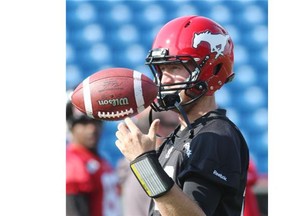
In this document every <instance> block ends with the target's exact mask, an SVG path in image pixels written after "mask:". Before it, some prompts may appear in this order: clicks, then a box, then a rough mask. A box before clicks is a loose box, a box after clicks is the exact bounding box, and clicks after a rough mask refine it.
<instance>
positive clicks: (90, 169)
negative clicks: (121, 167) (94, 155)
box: [86, 159, 100, 174]
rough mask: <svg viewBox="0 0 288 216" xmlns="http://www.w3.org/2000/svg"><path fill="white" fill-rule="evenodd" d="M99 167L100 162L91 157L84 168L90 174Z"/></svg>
mask: <svg viewBox="0 0 288 216" xmlns="http://www.w3.org/2000/svg"><path fill="white" fill-rule="evenodd" d="M99 168H100V164H99V162H98V161H96V160H94V159H91V160H89V161H88V162H87V164H86V169H87V171H88V172H89V173H90V174H93V173H95V172H96V171H97V170H98V169H99Z"/></svg>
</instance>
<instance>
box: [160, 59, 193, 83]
mask: <svg viewBox="0 0 288 216" xmlns="http://www.w3.org/2000/svg"><path fill="white" fill-rule="evenodd" d="M160 69H161V72H162V80H161V83H162V84H173V83H178V82H184V81H185V80H186V79H187V78H188V77H189V73H188V72H187V70H186V69H185V67H184V66H183V65H182V64H163V65H161V66H160Z"/></svg>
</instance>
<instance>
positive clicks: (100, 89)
mask: <svg viewBox="0 0 288 216" xmlns="http://www.w3.org/2000/svg"><path fill="white" fill-rule="evenodd" d="M157 91H158V89H157V86H156V85H155V84H154V82H153V81H152V80H151V79H150V78H149V77H147V76H145V75H144V74H143V73H140V72H138V71H135V70H132V69H128V68H108V69H104V70H101V71H98V72H96V73H94V74H92V75H91V76H89V77H87V78H86V79H85V80H83V81H82V82H81V83H80V84H79V85H78V86H77V87H76V88H75V90H74V91H73V93H72V96H71V102H72V104H73V105H74V106H75V107H76V108H77V109H78V110H80V111H81V112H83V113H84V114H86V115H88V116H89V117H91V118H95V119H101V120H108V121H113V120H114V121H116V120H121V119H124V118H126V117H132V116H134V115H136V114H138V113H140V112H142V111H143V110H144V109H145V108H146V107H148V106H149V105H150V104H151V103H152V102H153V101H154V99H155V98H156V96H157Z"/></svg>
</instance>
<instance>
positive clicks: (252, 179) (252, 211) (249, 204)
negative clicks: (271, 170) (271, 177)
mask: <svg viewBox="0 0 288 216" xmlns="http://www.w3.org/2000/svg"><path fill="white" fill-rule="evenodd" d="M258 179H259V175H258V171H257V168H256V166H255V163H254V161H253V159H252V158H250V161H249V167H248V175H247V186H246V194H245V207H244V216H261V213H260V208H259V204H258V200H257V196H256V194H255V192H254V190H253V188H254V186H255V185H256V184H257V181H258Z"/></svg>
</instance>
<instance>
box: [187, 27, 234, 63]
mask: <svg viewBox="0 0 288 216" xmlns="http://www.w3.org/2000/svg"><path fill="white" fill-rule="evenodd" d="M228 39H229V35H222V34H211V32H210V31H206V32H201V33H199V34H197V33H195V35H194V41H193V48H195V49H196V48H197V47H198V45H199V44H200V43H201V42H202V41H206V42H207V43H209V44H210V51H211V52H216V56H215V59H217V58H218V57H219V56H220V55H223V52H224V49H225V46H226V44H227V41H228Z"/></svg>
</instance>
